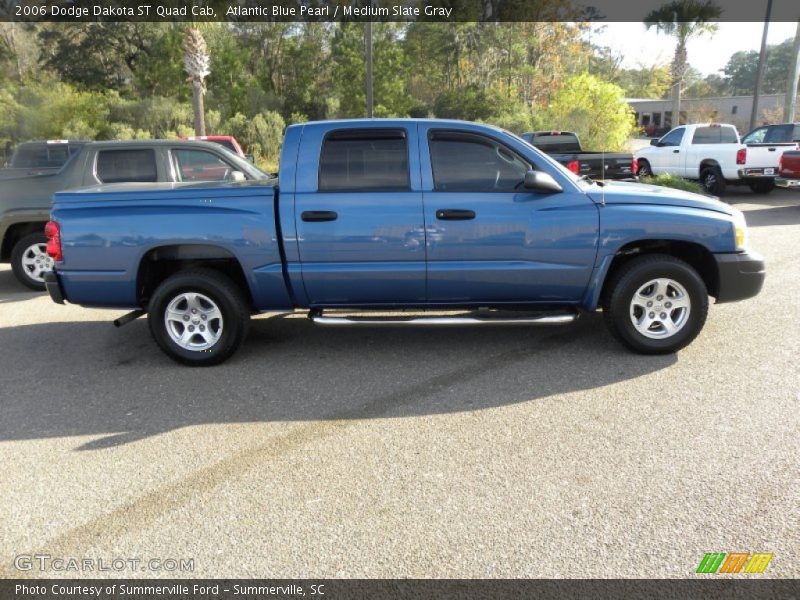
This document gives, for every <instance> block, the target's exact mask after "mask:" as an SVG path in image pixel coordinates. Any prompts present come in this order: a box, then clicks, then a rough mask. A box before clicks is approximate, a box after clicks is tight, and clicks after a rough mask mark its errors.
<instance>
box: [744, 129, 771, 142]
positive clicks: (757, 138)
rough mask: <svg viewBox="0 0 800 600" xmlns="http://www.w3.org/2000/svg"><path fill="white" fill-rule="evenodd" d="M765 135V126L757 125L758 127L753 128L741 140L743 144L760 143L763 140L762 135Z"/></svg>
mask: <svg viewBox="0 0 800 600" xmlns="http://www.w3.org/2000/svg"><path fill="white" fill-rule="evenodd" d="M766 135H767V128H766V127H759V128H758V129H754V130H753V131H751V132H750V133H748V134H747V135H746V136H744V139H743V140H742V143H743V144H760V143H762V142H763V141H764V137H765V136H766Z"/></svg>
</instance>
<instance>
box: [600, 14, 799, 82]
mask: <svg viewBox="0 0 800 600" xmlns="http://www.w3.org/2000/svg"><path fill="white" fill-rule="evenodd" d="M763 28H764V23H720V24H719V29H718V30H717V32H716V33H715V34H714V35H713V36H708V35H705V36H703V37H701V38H697V39H694V40H693V41H690V42H689V47H688V51H689V64H691V65H692V66H693V67H694V68H695V69H697V70H698V71H700V72H701V73H702V74H703V75H709V74H711V73H717V74H719V73H718V71H719V70H720V69H722V68H723V67H724V66H725V65H726V64H727V62H728V59H729V58H730V56H731V54H733V53H734V52H737V51H739V50H759V49H760V48H761V35H762V33H763ZM796 31H797V23H783V22H781V23H770V24H769V35H768V37H767V43H768V44H779V43H780V42H782V41H784V40H785V39H787V38H793V37H794V35H795V32H796ZM590 40H591V41H592V42H593V43H595V44H597V45H599V46H608V47H609V48H611V49H612V50H613V51H614V52H616V53H619V54H622V55H623V56H624V59H623V62H622V66H623V67H624V68H637V67H639V66H640V65H644V66H647V67H649V66H652V65H658V64H665V63H669V62H670V61H671V60H672V55H673V54H674V52H675V40H674V38H671V37H668V36H666V35H663V34H660V33H656V31H655V30H654V29H651V30H650V31H648V30H647V29H646V28H645V26H644V25H643V24H641V23H606V24H605V26H604V28H601V29H600V31H596V32H594V33H593V34H592V35H591V37H590Z"/></svg>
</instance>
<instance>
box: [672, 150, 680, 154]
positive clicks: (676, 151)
mask: <svg viewBox="0 0 800 600" xmlns="http://www.w3.org/2000/svg"><path fill="white" fill-rule="evenodd" d="M680 152H681V151H680V150H673V151H672V153H673V154H680Z"/></svg>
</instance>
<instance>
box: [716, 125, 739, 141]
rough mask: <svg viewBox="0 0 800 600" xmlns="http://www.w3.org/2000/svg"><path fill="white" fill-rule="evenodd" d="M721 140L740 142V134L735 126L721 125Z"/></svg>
mask: <svg viewBox="0 0 800 600" xmlns="http://www.w3.org/2000/svg"><path fill="white" fill-rule="evenodd" d="M719 142H720V144H738V143H739V134H738V132H737V131H736V130H735V129H734V128H733V127H721V128H720V133H719Z"/></svg>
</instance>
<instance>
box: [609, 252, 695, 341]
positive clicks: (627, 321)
mask: <svg viewBox="0 0 800 600" xmlns="http://www.w3.org/2000/svg"><path fill="white" fill-rule="evenodd" d="M707 314H708V291H707V290H706V286H705V283H704V282H703V280H702V279H701V278H700V276H699V275H698V274H697V271H695V270H694V269H693V268H692V267H691V266H690V265H688V264H687V263H685V262H683V261H682V260H679V259H677V258H675V257H673V256H668V255H665V254H651V255H646V256H642V257H639V258H635V259H633V260H631V261H630V262H628V263H627V264H625V265H624V266H623V267H621V268H620V269H619V270H618V271H617V272H616V273H614V275H613V276H612V279H611V280H609V282H608V285H607V288H606V293H605V295H604V298H603V317H604V319H605V322H606V325H607V326H608V328H609V330H610V331H611V333H612V334H613V335H614V337H616V338H617V339H619V340H620V341H621V342H622V343H623V344H625V345H626V346H627V347H628V348H630V349H631V350H634V351H635V352H639V353H641V354H667V353H670V352H675V351H677V350H680V349H681V348H683V347H684V346H686V345H687V344H689V343H690V342H691V341H692V340H693V339H694V338H695V337H697V334H699V333H700V330H701V329H702V328H703V325H704V324H705V321H706V315H707Z"/></svg>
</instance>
